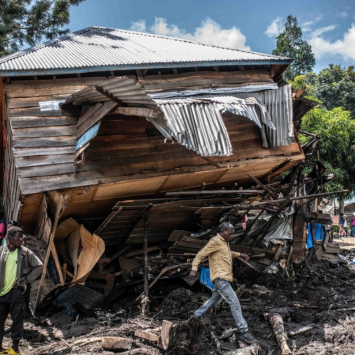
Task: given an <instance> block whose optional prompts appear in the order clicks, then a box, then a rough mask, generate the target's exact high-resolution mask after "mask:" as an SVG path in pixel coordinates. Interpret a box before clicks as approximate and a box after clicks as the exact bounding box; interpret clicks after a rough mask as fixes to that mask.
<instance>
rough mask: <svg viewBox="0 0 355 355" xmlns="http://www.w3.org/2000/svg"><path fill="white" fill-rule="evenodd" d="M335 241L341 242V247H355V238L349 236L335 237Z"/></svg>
mask: <svg viewBox="0 0 355 355" xmlns="http://www.w3.org/2000/svg"><path fill="white" fill-rule="evenodd" d="M334 243H339V244H340V248H341V249H347V250H351V249H355V238H354V237H348V238H334Z"/></svg>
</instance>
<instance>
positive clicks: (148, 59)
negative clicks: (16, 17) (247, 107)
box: [0, 26, 292, 76]
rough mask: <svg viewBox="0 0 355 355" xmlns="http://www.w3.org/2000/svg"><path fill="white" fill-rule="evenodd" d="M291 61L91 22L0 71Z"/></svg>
mask: <svg viewBox="0 0 355 355" xmlns="http://www.w3.org/2000/svg"><path fill="white" fill-rule="evenodd" d="M291 62H292V59H289V58H286V57H278V56H274V55H269V54H262V53H256V52H247V51H242V50H236V49H228V48H222V47H216V46H211V45H206V44H201V43H195V42H192V41H187V40H183V39H178V38H173V37H165V36H158V35H152V34H148V33H141V32H131V31H124V30H119V29H112V28H105V27H97V26H93V27H89V28H86V29H84V30H81V31H77V32H74V33H72V34H70V35H68V36H63V37H59V38H57V39H54V40H51V41H48V42H45V43H43V44H40V45H38V46H35V47H32V48H29V49H27V50H24V51H21V52H17V53H15V54H11V55H9V56H6V57H3V58H1V59H0V75H7V76H9V75H25V74H27V75H35V74H59V73H63V74H64V73H71V72H74V73H78V72H89V71H100V70H119V69H139V68H162V67H188V66H214V65H267V64H290V63H291Z"/></svg>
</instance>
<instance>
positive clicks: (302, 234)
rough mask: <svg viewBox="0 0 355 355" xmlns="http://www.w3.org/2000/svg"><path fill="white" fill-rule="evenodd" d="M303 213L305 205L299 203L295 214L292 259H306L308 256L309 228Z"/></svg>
mask: <svg viewBox="0 0 355 355" xmlns="http://www.w3.org/2000/svg"><path fill="white" fill-rule="evenodd" d="M303 214H304V210H303V206H302V204H299V205H298V208H297V212H296V214H295V215H294V225H293V253H292V261H295V260H297V259H299V260H301V259H304V258H305V256H306V249H305V246H306V243H307V230H306V223H305V221H304V216H303Z"/></svg>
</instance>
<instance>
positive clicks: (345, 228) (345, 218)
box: [343, 214, 348, 237]
mask: <svg viewBox="0 0 355 355" xmlns="http://www.w3.org/2000/svg"><path fill="white" fill-rule="evenodd" d="M347 218H348V216H347V215H346V214H344V224H343V227H344V230H345V236H346V237H347V236H348V221H347Z"/></svg>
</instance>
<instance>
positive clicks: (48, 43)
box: [0, 25, 292, 64]
mask: <svg viewBox="0 0 355 355" xmlns="http://www.w3.org/2000/svg"><path fill="white" fill-rule="evenodd" d="M92 30H103V31H104V30H112V31H119V32H124V33H131V34H134V35H141V36H148V37H156V38H164V39H168V40H173V41H174V40H175V41H179V42H185V43H191V44H198V45H201V46H205V47H211V48H217V49H223V50H229V51H232V52H242V53H252V54H256V55H260V56H265V57H269V58H270V57H273V58H275V59H280V60H281V59H283V60H285V59H287V60H292V59H291V58H288V57H281V56H275V55H272V54H266V53H260V52H254V51H246V50H241V49H234V48H227V47H219V46H215V45H211V44H205V43H200V42H194V41H190V40H187V39H183V38H177V37H170V36H162V35H156V34H153V33H148V32H137V31H129V30H123V29H119V28H112V27H102V26H97V25H93V26H91V27H87V28H84V29H82V30H78V31H75V32H72V33H70V34H68V35H64V36H60V37H58V38H55V39H52V40H49V41H46V42H43V43H41V44H38V45H36V46H33V47H30V48H27V49H24V50H22V51H20V52H16V53H12V54H9V55H7V56H5V57H3V58H0V64H2V63H6V62H7V61H10V60H13V59H16V58H20V57H22V56H25V55H27V54H30V53H33V52H36V51H38V50H40V49H42V48H45V47H48V46H51V45H52V44H55V43H59V42H62V41H65V40H68V39H71V38H73V37H75V36H78V35H80V34H82V33H85V32H89V31H92Z"/></svg>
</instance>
